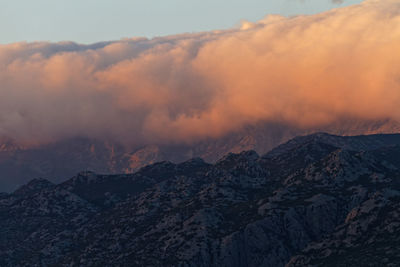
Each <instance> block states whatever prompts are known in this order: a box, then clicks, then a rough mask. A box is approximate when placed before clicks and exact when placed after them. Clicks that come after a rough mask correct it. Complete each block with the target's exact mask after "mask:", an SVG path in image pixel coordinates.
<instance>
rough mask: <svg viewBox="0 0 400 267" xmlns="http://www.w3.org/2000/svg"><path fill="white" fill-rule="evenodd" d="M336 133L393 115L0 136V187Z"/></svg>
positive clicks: (359, 130)
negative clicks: (154, 134)
mask: <svg viewBox="0 0 400 267" xmlns="http://www.w3.org/2000/svg"><path fill="white" fill-rule="evenodd" d="M321 130H322V131H327V132H330V133H333V134H339V135H359V134H372V133H396V132H400V124H399V123H397V122H393V121H386V120H383V121H366V122H360V121H353V120H349V121H341V122H340V123H338V124H332V125H330V126H329V127H328V126H325V127H321V128H320V129H313V130H312V131H311V130H305V129H298V128H294V127H293V126H290V127H289V126H285V125H282V124H279V123H267V124H265V123H260V124H257V125H253V126H248V127H245V128H243V129H240V130H238V131H236V132H233V133H231V134H228V135H226V136H222V137H220V138H214V139H211V138H210V139H207V140H201V141H198V142H194V143H191V144H151V143H149V144H147V145H140V146H126V145H121V144H120V143H118V142H115V141H113V142H112V141H104V140H96V139H90V138H72V139H65V140H59V141H57V142H53V143H49V144H43V145H40V146H21V145H20V144H18V143H16V142H15V141H13V140H12V139H9V138H0V176H1V179H0V191H6V192H12V191H14V190H16V189H17V188H18V187H19V186H21V185H23V184H25V183H27V182H28V181H29V180H31V179H32V177H42V178H45V179H47V180H49V181H51V182H55V183H59V182H63V181H65V180H66V179H68V178H70V177H72V176H73V175H75V174H76V173H77V172H79V171H82V170H89V171H93V172H96V173H107V174H117V173H132V172H134V171H137V170H138V169H140V168H141V167H143V166H146V165H148V164H152V163H155V162H158V161H164V160H166V161H171V162H174V163H179V162H183V161H185V160H188V159H191V158H194V157H200V158H202V159H204V160H205V161H206V162H210V163H215V161H217V160H218V159H220V158H221V157H223V156H224V155H225V154H227V153H230V152H233V153H239V152H241V151H244V150H255V151H256V152H257V153H259V154H265V153H267V152H268V151H269V150H271V149H272V148H274V147H275V146H277V145H279V144H281V143H283V142H286V141H288V140H289V139H290V138H293V137H295V136H297V135H304V134H309V133H311V132H315V131H321Z"/></svg>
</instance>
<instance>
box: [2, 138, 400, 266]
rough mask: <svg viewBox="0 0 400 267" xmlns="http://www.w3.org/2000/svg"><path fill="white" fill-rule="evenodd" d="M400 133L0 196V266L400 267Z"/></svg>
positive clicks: (298, 144) (87, 177) (80, 178)
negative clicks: (398, 266)
mask: <svg viewBox="0 0 400 267" xmlns="http://www.w3.org/2000/svg"><path fill="white" fill-rule="evenodd" d="M399 211H400V134H394V135H370V136H354V137H348V136H346V137H342V136H335V135H329V134H323V133H319V134H313V135H309V136H302V137H297V138H294V139H292V140H290V141H289V142H287V143H285V144H282V145H281V146H278V147H277V148H275V149H273V150H272V151H270V152H269V153H266V154H264V155H263V156H259V155H258V154H257V153H256V152H255V151H243V152H241V153H236V154H235V153H229V154H227V155H225V156H224V157H222V158H221V159H220V160H218V161H217V162H215V163H214V164H209V163H206V162H205V161H203V160H202V159H200V158H193V159H191V160H189V161H186V162H183V163H179V164H175V163H171V162H166V161H164V162H158V163H154V164H151V165H149V166H146V167H143V168H141V169H140V170H139V171H137V172H135V173H133V174H123V175H98V174H95V173H93V172H89V171H84V172H81V173H79V174H78V175H76V176H74V177H73V178H71V179H69V180H67V181H65V182H62V183H59V184H54V183H52V182H50V181H47V180H45V179H34V180H32V181H30V182H29V183H27V184H26V185H24V186H22V187H20V188H19V189H18V190H16V191H14V192H13V193H9V194H7V193H3V194H1V195H0V231H1V234H0V266H360V265H361V266H397V265H399V264H400V258H399V256H398V255H400V254H399V246H398V244H399V238H400V216H399V215H400V213H399Z"/></svg>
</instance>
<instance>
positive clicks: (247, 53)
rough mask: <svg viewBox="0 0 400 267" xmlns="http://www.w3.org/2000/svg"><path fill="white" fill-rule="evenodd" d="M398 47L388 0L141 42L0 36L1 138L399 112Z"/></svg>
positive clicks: (182, 131) (219, 130) (178, 131)
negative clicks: (7, 40)
mask: <svg viewBox="0 0 400 267" xmlns="http://www.w3.org/2000/svg"><path fill="white" fill-rule="evenodd" d="M399 47H400V2H399V1H397V0H396V1H395V0H368V1H365V2H363V3H362V4H360V5H354V6H350V7H345V8H338V9H334V10H331V11H328V12H325V13H323V14H317V15H311V16H297V17H291V18H286V17H281V16H267V17H266V18H265V19H263V20H261V21H259V22H257V23H250V22H243V24H242V27H238V28H234V29H231V30H225V31H214V32H204V33H197V34H183V35H177V36H168V37H160V38H155V39H152V40H148V39H144V38H143V39H142V38H138V39H126V40H121V41H115V42H105V43H99V44H94V45H89V46H85V45H78V44H75V43H44V42H39V43H15V44H10V45H0V84H1V86H0V135H3V136H13V137H15V138H16V139H17V140H20V141H24V142H48V141H53V140H57V139H60V138H66V137H74V136H89V137H95V138H111V139H115V140H121V141H123V142H127V143H132V144H141V143H146V142H180V141H182V140H183V141H187V142H190V141H192V140H200V139H202V138H207V137H218V136H222V135H224V134H226V133H229V132H232V131H235V130H237V129H239V128H240V127H243V126H245V125H248V124H254V123H259V122H282V123H285V124H288V125H294V126H296V127H303V128H307V129H312V128H313V127H320V126H323V125H329V124H330V123H335V122H337V121H338V120H339V121H340V120H341V119H345V118H357V119H360V120H379V119H391V120H400V109H399V106H398V103H400V71H399V70H400V54H399V53H398V50H399Z"/></svg>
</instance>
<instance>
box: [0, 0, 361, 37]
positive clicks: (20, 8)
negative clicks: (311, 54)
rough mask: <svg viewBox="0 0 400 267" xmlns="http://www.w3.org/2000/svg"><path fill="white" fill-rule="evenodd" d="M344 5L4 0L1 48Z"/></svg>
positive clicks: (323, 0)
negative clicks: (7, 45) (21, 42)
mask: <svg viewBox="0 0 400 267" xmlns="http://www.w3.org/2000/svg"><path fill="white" fill-rule="evenodd" d="M360 2H361V0H344V3H342V4H341V5H338V4H333V3H332V2H331V1H330V0H241V1H239V0H0V33H1V35H0V43H2V44H5V43H12V42H18V41H29V42H30V41H52V42H55V41H75V42H79V43H93V42H99V41H106V40H118V39H121V38H125V37H135V36H146V37H154V36H162V35H170V34H177V33H184V32H198V31H207V30H213V29H225V28H230V27H233V26H235V25H237V24H238V23H239V22H240V21H241V20H242V19H246V20H250V21H256V20H258V19H260V18H262V17H264V16H265V15H266V14H282V15H285V16H288V15H296V14H312V13H318V12H321V11H324V10H329V9H331V8H336V7H340V6H345V5H351V4H357V3H360Z"/></svg>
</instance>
